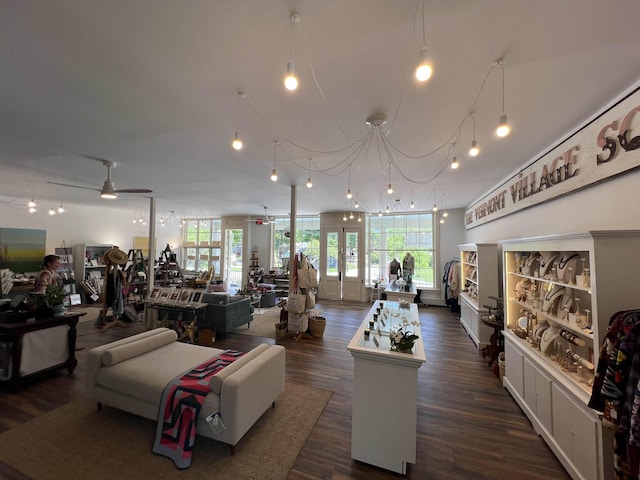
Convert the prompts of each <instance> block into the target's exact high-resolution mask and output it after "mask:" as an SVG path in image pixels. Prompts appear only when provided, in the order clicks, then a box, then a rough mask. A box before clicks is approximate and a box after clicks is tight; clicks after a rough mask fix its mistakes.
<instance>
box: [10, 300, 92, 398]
mask: <svg viewBox="0 0 640 480" xmlns="http://www.w3.org/2000/svg"><path fill="white" fill-rule="evenodd" d="M83 315H86V313H84V312H69V313H66V314H65V315H62V316H59V317H45V318H38V319H30V320H27V321H24V322H16V323H6V322H2V323H0V342H2V343H3V346H4V348H8V349H10V350H11V370H10V372H0V374H2V378H0V385H3V386H6V387H7V388H8V389H9V390H10V391H16V390H17V389H18V387H19V386H20V384H21V383H23V382H24V381H26V380H28V379H32V378H35V377H38V376H41V375H43V374H45V373H48V372H52V371H54V370H60V369H62V368H66V369H67V370H68V371H69V373H73V370H74V369H75V368H76V365H78V361H77V360H76V357H75V350H76V325H77V324H78V318H80V317H81V316H83ZM62 325H67V326H68V327H69V328H68V331H67V352H68V356H67V358H66V359H65V360H64V361H63V362H60V363H56V364H54V365H47V366H45V367H44V368H42V369H40V370H38V371H35V372H31V373H28V374H24V375H23V374H21V373H20V370H21V365H22V358H23V341H24V336H25V335H26V334H28V333H30V332H36V331H41V330H47V329H51V328H54V327H59V326H62ZM33 353H34V352H29V354H33Z"/></svg>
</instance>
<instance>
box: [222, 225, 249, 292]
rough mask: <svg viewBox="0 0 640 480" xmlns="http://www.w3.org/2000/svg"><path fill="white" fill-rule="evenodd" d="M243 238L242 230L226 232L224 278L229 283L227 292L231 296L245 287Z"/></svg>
mask: <svg viewBox="0 0 640 480" xmlns="http://www.w3.org/2000/svg"><path fill="white" fill-rule="evenodd" d="M243 238H244V229H242V228H227V229H225V231H224V278H225V279H226V281H227V291H228V292H229V293H231V294H235V292H236V291H237V290H239V289H241V288H242V286H243V285H244V282H243V279H244V274H243V265H244V249H243Z"/></svg>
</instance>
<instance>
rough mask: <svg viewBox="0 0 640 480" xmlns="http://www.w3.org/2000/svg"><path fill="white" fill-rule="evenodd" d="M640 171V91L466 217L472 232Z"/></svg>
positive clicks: (501, 187) (489, 196)
mask: <svg viewBox="0 0 640 480" xmlns="http://www.w3.org/2000/svg"><path fill="white" fill-rule="evenodd" d="M638 167H640V89H636V90H635V91H634V92H633V93H632V94H630V95H629V96H627V97H626V98H624V99H623V100H621V101H620V102H618V103H617V104H616V105H614V106H613V107H611V108H609V109H608V110H607V111H606V112H604V113H602V114H601V115H599V116H598V118H596V119H595V120H593V121H591V122H590V123H588V124H587V125H585V126H584V127H583V128H582V129H580V130H579V131H578V132H576V133H574V134H573V135H571V136H570V137H569V138H567V139H566V140H564V141H563V142H562V143H560V144H559V145H557V146H555V147H554V148H552V149H551V150H550V151H549V152H547V153H545V154H544V155H542V156H541V157H540V158H538V159H536V160H535V161H533V162H532V163H531V164H529V165H528V166H526V167H524V168H522V169H521V170H520V171H519V172H518V173H517V174H515V175H514V176H513V177H511V178H510V179H508V180H507V181H505V182H504V183H502V184H501V185H499V186H497V187H496V188H494V189H493V190H492V191H491V192H490V193H489V194H487V195H486V196H485V197H484V198H482V199H480V200H479V201H477V202H476V203H474V204H472V205H471V206H470V207H469V208H468V209H467V210H466V212H465V228H466V229H467V230H468V229H471V228H473V227H477V226H478V225H482V224H483V223H487V222H490V221H492V220H496V219H498V218H501V217H504V216H505V215H509V214H511V213H515V212H517V211H519V210H522V209H524V208H528V207H532V206H534V205H538V204H540V203H543V202H547V201H550V200H553V199H555V198H558V197H561V196H563V195H567V194H569V193H572V192H575V191H577V190H580V189H582V188H585V187H588V186H590V185H594V184H595V183H598V182H601V181H604V180H607V179H609V178H612V177H614V176H616V175H620V174H622V173H626V172H629V171H631V170H633V169H635V168H638Z"/></svg>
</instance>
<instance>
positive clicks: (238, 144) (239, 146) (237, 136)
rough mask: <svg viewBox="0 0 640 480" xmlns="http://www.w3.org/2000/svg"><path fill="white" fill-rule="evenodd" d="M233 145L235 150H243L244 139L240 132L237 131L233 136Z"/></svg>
mask: <svg viewBox="0 0 640 480" xmlns="http://www.w3.org/2000/svg"><path fill="white" fill-rule="evenodd" d="M231 146H232V147H233V149H234V150H242V140H241V139H240V132H238V131H236V134H235V136H234V137H233V142H231Z"/></svg>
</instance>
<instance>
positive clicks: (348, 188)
mask: <svg viewBox="0 0 640 480" xmlns="http://www.w3.org/2000/svg"><path fill="white" fill-rule="evenodd" d="M347 198H348V199H349V200H351V198H353V194H352V193H351V165H349V182H348V184H347Z"/></svg>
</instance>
